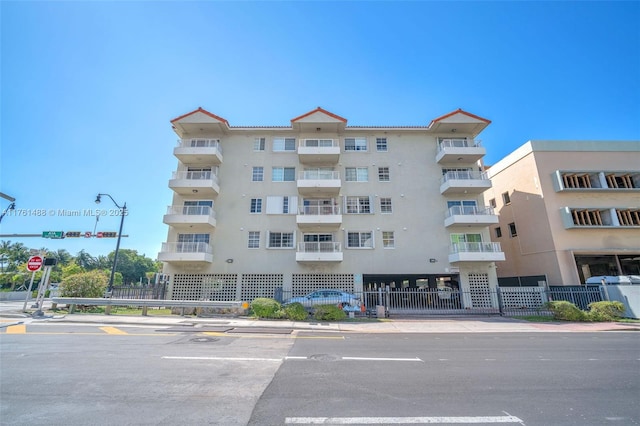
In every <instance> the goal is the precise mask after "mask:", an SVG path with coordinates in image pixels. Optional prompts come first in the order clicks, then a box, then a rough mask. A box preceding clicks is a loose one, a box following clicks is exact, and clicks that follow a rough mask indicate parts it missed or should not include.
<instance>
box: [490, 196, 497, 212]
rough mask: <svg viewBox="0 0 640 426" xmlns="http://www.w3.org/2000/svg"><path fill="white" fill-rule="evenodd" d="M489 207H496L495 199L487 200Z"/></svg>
mask: <svg viewBox="0 0 640 426" xmlns="http://www.w3.org/2000/svg"><path fill="white" fill-rule="evenodd" d="M489 205H490V206H491V207H493V208H494V209H495V208H496V205H497V204H496V199H495V198H492V199H490V200H489Z"/></svg>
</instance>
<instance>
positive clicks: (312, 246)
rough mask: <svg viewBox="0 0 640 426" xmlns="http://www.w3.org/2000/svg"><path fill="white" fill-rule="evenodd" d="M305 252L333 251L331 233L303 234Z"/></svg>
mask: <svg viewBox="0 0 640 426" xmlns="http://www.w3.org/2000/svg"><path fill="white" fill-rule="evenodd" d="M302 238H303V240H304V251H305V252H307V253H308V252H325V253H326V252H333V251H334V250H335V247H334V244H333V235H332V234H304V235H303V237H302Z"/></svg>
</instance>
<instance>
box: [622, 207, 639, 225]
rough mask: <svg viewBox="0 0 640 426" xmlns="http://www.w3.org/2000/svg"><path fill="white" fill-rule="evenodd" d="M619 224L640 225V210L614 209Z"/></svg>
mask: <svg viewBox="0 0 640 426" xmlns="http://www.w3.org/2000/svg"><path fill="white" fill-rule="evenodd" d="M616 214H617V215H618V221H619V222H620V225H621V226H640V210H635V209H633V210H632V209H625V210H616Z"/></svg>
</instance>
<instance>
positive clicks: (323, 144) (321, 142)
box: [304, 139, 333, 148]
mask: <svg viewBox="0 0 640 426" xmlns="http://www.w3.org/2000/svg"><path fill="white" fill-rule="evenodd" d="M304 146H305V147H308V148H317V147H320V148H330V147H332V146H333V139H305V141H304Z"/></svg>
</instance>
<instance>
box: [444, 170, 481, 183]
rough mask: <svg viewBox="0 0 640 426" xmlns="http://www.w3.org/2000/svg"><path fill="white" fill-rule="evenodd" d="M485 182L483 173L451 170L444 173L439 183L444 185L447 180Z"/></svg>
mask: <svg viewBox="0 0 640 426" xmlns="http://www.w3.org/2000/svg"><path fill="white" fill-rule="evenodd" d="M455 179H461V180H487V174H486V173H485V172H477V171H473V170H452V171H448V172H446V173H445V174H444V175H443V176H442V180H441V183H445V182H447V181H449V180H455Z"/></svg>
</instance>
